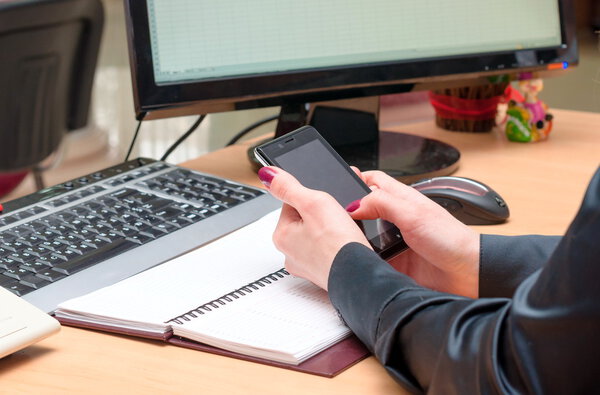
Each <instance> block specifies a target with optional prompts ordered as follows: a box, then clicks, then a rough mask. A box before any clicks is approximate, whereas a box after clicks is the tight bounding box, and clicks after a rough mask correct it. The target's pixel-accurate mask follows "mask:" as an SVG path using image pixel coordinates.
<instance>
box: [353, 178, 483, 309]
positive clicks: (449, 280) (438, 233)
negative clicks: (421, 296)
mask: <svg viewBox="0 0 600 395" xmlns="http://www.w3.org/2000/svg"><path fill="white" fill-rule="evenodd" d="M356 172H357V174H359V176H360V177H361V178H362V179H363V180H364V181H365V183H366V184H367V185H369V186H370V187H371V189H372V190H373V192H371V193H370V194H369V195H367V196H365V197H364V198H362V199H361V200H360V201H357V202H353V203H351V204H350V205H349V206H348V208H347V209H348V210H349V211H352V213H351V215H352V217H353V218H354V219H375V218H383V219H385V220H387V221H389V222H392V223H394V224H395V225H396V226H397V227H398V228H399V229H400V231H401V232H402V236H403V237H404V240H405V241H406V243H407V244H408V246H409V247H410V249H408V250H406V251H404V252H403V253H401V254H400V255H398V256H396V257H395V258H393V259H392V260H391V261H390V263H391V264H392V265H393V266H394V267H395V268H396V269H397V270H399V271H401V272H403V273H405V274H406V275H408V276H410V277H412V278H413V279H414V280H415V281H416V282H417V283H419V284H421V285H422V286H425V287H428V288H431V289H435V290H438V291H442V292H448V293H452V294H457V295H463V296H468V297H472V298H476V297H478V295H479V247H480V246H479V244H480V241H479V234H478V233H477V232H475V231H473V230H472V229H471V228H469V227H467V226H466V225H464V224H463V223H461V222H460V221H458V220H457V219H455V218H454V217H453V216H452V215H451V214H450V213H448V212H447V211H446V210H445V209H443V208H442V207H441V206H439V205H438V204H436V203H434V202H433V201H431V200H430V199H429V198H427V197H425V196H424V195H422V194H421V193H420V192H418V191H416V190H415V189H414V188H411V187H409V186H406V185H404V184H402V183H400V182H398V181H397V180H395V179H393V178H392V177H390V176H388V175H387V174H385V173H383V172H380V171H368V172H365V173H362V174H361V173H360V172H359V171H356Z"/></svg>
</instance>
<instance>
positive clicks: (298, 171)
mask: <svg viewBox="0 0 600 395" xmlns="http://www.w3.org/2000/svg"><path fill="white" fill-rule="evenodd" d="M286 136H289V137H287V138H285V137H286ZM286 136H283V137H282V138H280V139H278V140H277V141H274V142H271V143H267V147H265V146H263V148H264V149H259V150H258V152H259V153H260V154H261V155H263V156H266V158H265V159H268V162H269V163H270V164H273V165H275V166H278V167H281V168H282V169H284V170H285V171H287V172H288V173H290V174H292V175H293V176H294V177H296V179H297V180H298V181H299V182H300V183H301V184H302V185H304V186H305V187H307V188H311V189H316V190H320V191H325V192H327V193H329V194H330V195H332V196H333V197H334V198H335V199H336V200H337V201H338V203H340V205H341V206H342V207H346V206H347V205H348V204H349V203H351V202H353V201H355V200H358V199H361V198H363V197H365V196H366V195H367V194H368V193H369V192H371V190H370V188H369V187H368V186H367V185H366V184H365V183H364V182H363V181H362V180H361V179H360V178H359V177H358V176H357V175H356V174H355V173H354V172H353V171H352V169H351V168H350V167H349V166H348V165H347V164H346V163H345V162H344V161H343V159H341V158H340V157H339V155H337V153H335V151H334V150H333V148H331V147H330V146H329V145H328V143H327V142H326V141H325V140H324V139H323V138H322V137H321V136H320V135H318V133H317V132H316V130H315V129H314V128H311V127H305V128H302V129H299V130H298V131H297V132H292V133H290V134H288V135H286ZM281 139H282V140H281ZM357 224H358V226H359V227H360V228H361V229H362V231H363V233H364V234H365V236H366V237H367V239H368V240H369V242H370V244H371V245H372V247H373V248H374V250H375V252H377V253H378V254H379V255H380V256H382V257H384V258H386V257H389V256H392V255H393V254H395V253H396V252H399V251H402V250H403V249H405V248H406V244H405V243H404V240H403V239H402V235H401V234H400V231H399V230H398V228H397V227H396V226H395V225H394V224H392V223H390V222H387V221H384V220H380V219H378V220H363V221H357Z"/></svg>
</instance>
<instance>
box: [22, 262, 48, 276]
mask: <svg viewBox="0 0 600 395" xmlns="http://www.w3.org/2000/svg"><path fill="white" fill-rule="evenodd" d="M19 268H21V269H25V270H27V271H28V272H32V273H39V272H41V271H45V270H48V266H47V265H44V264H43V263H41V262H39V261H33V262H25V263H23V264H21V265H20V266H19Z"/></svg>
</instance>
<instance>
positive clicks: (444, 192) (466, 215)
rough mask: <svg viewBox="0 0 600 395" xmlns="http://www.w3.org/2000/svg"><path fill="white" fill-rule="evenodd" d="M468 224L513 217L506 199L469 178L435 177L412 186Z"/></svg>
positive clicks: (480, 223) (486, 222)
mask: <svg viewBox="0 0 600 395" xmlns="http://www.w3.org/2000/svg"><path fill="white" fill-rule="evenodd" d="M411 186H412V187H414V188H415V189H416V190H418V191H419V192H421V193H422V194H423V195H425V196H427V197H429V198H430V199H431V200H433V201H434V202H436V203H438V204H439V205H440V206H442V207H444V208H445V209H446V210H448V212H450V213H451V214H452V215H454V217H456V218H457V219H458V220H459V221H461V222H463V223H465V224H467V225H490V224H499V223H502V222H504V221H506V219H507V218H508V216H509V210H508V206H507V204H506V202H505V201H504V199H502V197H500V195H499V194H498V193H497V192H496V191H494V190H493V189H492V188H490V187H489V186H487V185H485V184H484V183H482V182H479V181H475V180H472V179H470V178H465V177H450V176H444V177H433V178H428V179H425V180H421V181H417V182H415V183H414V184H412V185H411Z"/></svg>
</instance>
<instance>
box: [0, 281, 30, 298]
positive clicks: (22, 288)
mask: <svg viewBox="0 0 600 395" xmlns="http://www.w3.org/2000/svg"><path fill="white" fill-rule="evenodd" d="M4 288H6V289H8V290H9V291H10V292H12V293H14V294H15V295H17V296H23V295H27V294H28V293H29V292H31V291H33V290H34V289H33V288H31V287H28V286H27V285H23V284H21V283H20V282H15V283H14V284H11V285H8V286H6V287H4Z"/></svg>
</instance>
